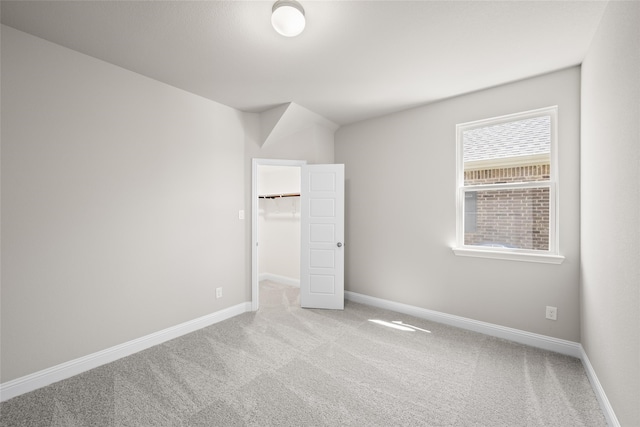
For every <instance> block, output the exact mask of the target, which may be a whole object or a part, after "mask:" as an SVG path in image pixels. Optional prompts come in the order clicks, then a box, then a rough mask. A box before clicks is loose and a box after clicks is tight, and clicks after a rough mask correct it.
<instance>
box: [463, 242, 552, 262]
mask: <svg viewBox="0 0 640 427" xmlns="http://www.w3.org/2000/svg"><path fill="white" fill-rule="evenodd" d="M479 248H480V246H465V247H464V248H451V250H452V251H453V253H454V254H456V255H458V256H467V257H476V258H492V259H503V260H508V261H525V262H538V263H544V264H562V263H563V262H564V256H562V255H552V254H548V253H546V252H544V253H539V254H537V253H531V252H514V251H513V250H509V249H506V250H504V251H499V250H495V249H494V250H490V249H479Z"/></svg>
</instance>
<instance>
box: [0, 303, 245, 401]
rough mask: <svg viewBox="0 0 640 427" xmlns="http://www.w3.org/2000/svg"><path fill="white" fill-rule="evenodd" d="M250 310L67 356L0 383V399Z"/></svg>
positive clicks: (219, 314)
mask: <svg viewBox="0 0 640 427" xmlns="http://www.w3.org/2000/svg"><path fill="white" fill-rule="evenodd" d="M248 311H251V303H250V302H245V303H241V304H238V305H235V306H233V307H229V308H225V309H224V310H220V311H216V312H215V313H211V314H208V315H206V316H202V317H199V318H197V319H194V320H190V321H188V322H184V323H181V324H179V325H176V326H172V327H170V328H167V329H164V330H162V331H158V332H155V333H153V334H149V335H146V336H144V337H141V338H137V339H135V340H131V341H128V342H126V343H123V344H120V345H117V346H114V347H111V348H107V349H105V350H102V351H99V352H97V353H93V354H89V355H87V356H83V357H80V358H78V359H74V360H70V361H68V362H65V363H62V364H60V365H56V366H53V367H51V368H47V369H44V370H42V371H38V372H35V373H33V374H30V375H26V376H24V377H20V378H17V379H15V380H12V381H7V382H6V383H2V384H0V402H4V401H5V400H9V399H11V398H12V397H16V396H19V395H21V394H24V393H28V392H30V391H33V390H36V389H39V388H41V387H44V386H47V385H49V384H53V383H55V382H58V381H61V380H64V379H67V378H70V377H72V376H74V375H78V374H80V373H82V372H85V371H88V370H90V369H93V368H97V367H98V366H101V365H104V364H106V363H110V362H113V361H116V360H118V359H121V358H123V357H126V356H129V355H131V354H133V353H137V352H139V351H142V350H146V349H147V348H150V347H153V346H155V345H158V344H162V343H163V342H165V341H169V340H172V339H174V338H178V337H180V336H182V335H185V334H188V333H191V332H193V331H197V330H198V329H202V328H204V327H207V326H210V325H213V324H214V323H218V322H221V321H223V320H226V319H229V318H231V317H234V316H237V315H239V314H242V313H245V312H248Z"/></svg>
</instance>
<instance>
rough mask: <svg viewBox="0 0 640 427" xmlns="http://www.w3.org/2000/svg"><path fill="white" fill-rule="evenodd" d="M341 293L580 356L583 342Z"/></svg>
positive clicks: (367, 301) (421, 315)
mask: <svg viewBox="0 0 640 427" xmlns="http://www.w3.org/2000/svg"><path fill="white" fill-rule="evenodd" d="M344 295H345V298H346V299H348V300H350V301H353V302H359V303H362V304H367V305H372V306H374V307H379V308H384V309H387V310H392V311H397V312H398V313H403V314H408V315H410V316H415V317H419V318H421V319H427V320H431V321H434V322H438V323H444V324H445V325H450V326H455V327H458V328H461V329H467V330H470V331H475V332H480V333H482V334H485V335H489V336H492V337H497V338H503V339H506V340H509V341H514V342H517V343H520V344H526V345H530V346H532V347H538V348H542V349H545V350H550V351H554V352H556V353H561V354H566V355H569V356H573V357H577V358H580V357H581V347H582V346H581V345H580V344H579V343H577V342H573V341H566V340H562V339H558V338H553V337H548V336H546V335H539V334H534V333H531V332H526V331H521V330H519V329H513V328H507V327H505V326H500V325H495V324H493V323H487V322H480V321H478V320H473V319H468V318H466V317H460V316H455V315H452V314H446V313H441V312H439V311H433V310H427V309H426V308H420V307H416V306H413V305H408V304H402V303H398V302H393V301H389V300H384V299H380V298H375V297H370V296H368V295H362V294H358V293H355V292H350V291H345V293H344Z"/></svg>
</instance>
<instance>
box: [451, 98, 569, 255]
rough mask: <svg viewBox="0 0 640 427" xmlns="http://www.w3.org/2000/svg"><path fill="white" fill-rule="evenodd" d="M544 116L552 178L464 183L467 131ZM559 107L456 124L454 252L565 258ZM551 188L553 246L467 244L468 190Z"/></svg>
mask: <svg viewBox="0 0 640 427" xmlns="http://www.w3.org/2000/svg"><path fill="white" fill-rule="evenodd" d="M541 116H550V124H551V135H550V138H551V141H550V145H551V146H550V153H549V157H550V158H549V162H550V169H551V170H550V174H549V180H548V181H528V182H516V183H499V184H477V185H465V184H464V157H463V156H464V145H463V133H464V132H465V131H468V130H472V129H477V128H482V127H487V126H493V125H499V124H503V123H509V122H514V121H518V120H525V119H531V118H535V117H541ZM557 124H558V106H557V105H556V106H551V107H544V108H538V109H535V110H529V111H524V112H520V113H513V114H507V115H504V116H498V117H491V118H487V119H482V120H476V121H472V122H466V123H460V124H457V125H456V245H455V247H453V248H452V249H453V252H454V253H455V254H456V255H459V256H472V257H482V258H496V259H506V260H513V261H529V262H542V263H551V264H560V263H562V262H563V261H564V257H563V256H561V255H560V254H559V241H558V237H559V233H558V229H559V228H558V149H557V148H558V147H557V146H558V126H557ZM543 187H547V188H549V249H548V250H546V251H542V250H533V249H516V248H498V247H483V246H479V245H465V244H464V222H465V207H464V201H465V193H466V192H468V191H482V190H499V189H521V188H543Z"/></svg>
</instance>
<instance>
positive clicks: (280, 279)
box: [258, 273, 300, 288]
mask: <svg viewBox="0 0 640 427" xmlns="http://www.w3.org/2000/svg"><path fill="white" fill-rule="evenodd" d="M263 280H269V281H270V282H276V283H282V284H283V285H289V286H295V287H297V288H299V287H300V280H299V279H294V278H292V277H286V276H280V275H278V274H271V273H262V274H260V275H259V276H258V281H259V282H262V281H263Z"/></svg>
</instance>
